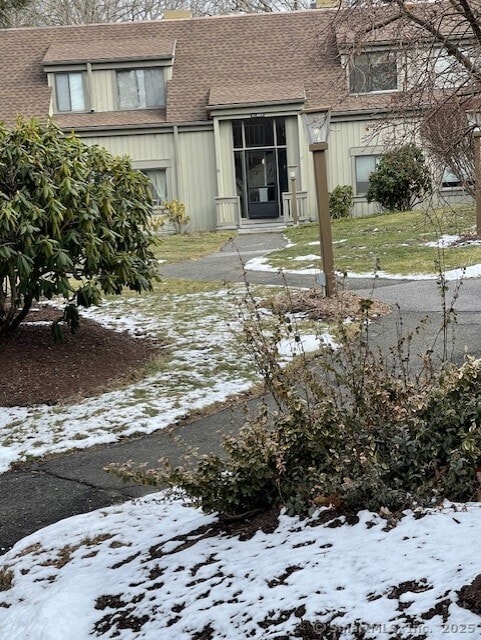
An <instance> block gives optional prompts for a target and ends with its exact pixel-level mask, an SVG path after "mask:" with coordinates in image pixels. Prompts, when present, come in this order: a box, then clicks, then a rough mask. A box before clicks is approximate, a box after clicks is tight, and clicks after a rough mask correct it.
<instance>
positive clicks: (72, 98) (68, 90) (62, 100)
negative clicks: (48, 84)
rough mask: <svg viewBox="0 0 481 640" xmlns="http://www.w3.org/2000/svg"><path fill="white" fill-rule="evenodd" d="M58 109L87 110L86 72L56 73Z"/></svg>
mask: <svg viewBox="0 0 481 640" xmlns="http://www.w3.org/2000/svg"><path fill="white" fill-rule="evenodd" d="M55 96H56V102H57V111H86V105H85V84H84V74H83V73H82V72H81V71H71V72H66V73H56V74H55Z"/></svg>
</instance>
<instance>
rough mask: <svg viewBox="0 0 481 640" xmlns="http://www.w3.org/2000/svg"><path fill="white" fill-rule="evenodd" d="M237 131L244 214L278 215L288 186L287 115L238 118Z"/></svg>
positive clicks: (236, 152)
mask: <svg viewBox="0 0 481 640" xmlns="http://www.w3.org/2000/svg"><path fill="white" fill-rule="evenodd" d="M233 134H234V157H235V171H236V183H237V194H238V195H239V197H240V201H241V208H242V217H243V218H250V219H252V220H259V219H265V218H278V217H279V216H280V215H281V211H282V192H283V191H287V189H288V187H287V161H286V140H285V120H284V118H250V119H248V120H237V121H235V122H233Z"/></svg>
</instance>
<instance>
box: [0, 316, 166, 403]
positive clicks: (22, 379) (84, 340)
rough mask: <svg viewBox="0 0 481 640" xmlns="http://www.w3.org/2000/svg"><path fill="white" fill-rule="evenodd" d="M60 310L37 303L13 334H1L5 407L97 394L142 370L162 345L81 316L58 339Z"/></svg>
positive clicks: (1, 395)
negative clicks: (75, 327) (55, 325)
mask: <svg viewBox="0 0 481 640" xmlns="http://www.w3.org/2000/svg"><path fill="white" fill-rule="evenodd" d="M59 315H61V312H59V311H58V310H56V309H53V308H52V307H48V306H47V307H46V306H42V305H37V306H35V307H34V308H33V309H32V310H31V311H30V313H29V315H28V316H27V318H26V321H25V322H24V323H23V324H22V325H20V328H19V330H18V331H17V332H16V333H14V334H13V335H8V336H4V337H2V338H0V356H1V357H0V381H1V382H0V406H3V407H18V406H32V405H35V404H57V403H58V402H61V401H65V400H67V399H69V398H78V397H83V396H89V395H97V394H98V393H99V392H101V391H103V390H105V389H108V388H109V387H110V386H112V385H113V384H114V383H115V384H119V383H121V382H122V381H123V380H125V381H127V380H129V379H132V377H135V375H138V374H139V372H140V371H141V370H142V368H143V367H144V366H145V365H146V364H147V363H148V362H149V360H151V359H152V358H153V357H154V356H155V355H156V353H157V351H158V349H159V347H158V346H157V345H154V344H153V343H152V342H151V341H150V340H148V339H145V338H133V337H131V336H129V335H127V334H126V333H118V332H116V331H111V330H109V329H105V328H104V327H102V326H101V325H99V324H98V323H96V322H93V321H91V320H86V319H85V318H82V319H81V321H80V330H79V331H78V333H77V334H75V335H72V334H71V333H70V332H69V330H68V329H67V328H64V329H63V339H62V340H60V341H58V342H54V340H53V337H52V333H51V328H50V324H51V321H52V320H55V319H57V318H58V317H59Z"/></svg>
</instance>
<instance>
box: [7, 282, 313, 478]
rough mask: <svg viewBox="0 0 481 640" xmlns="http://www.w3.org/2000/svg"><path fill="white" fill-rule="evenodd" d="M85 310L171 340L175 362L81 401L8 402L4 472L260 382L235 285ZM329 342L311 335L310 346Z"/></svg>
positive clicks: (158, 424) (155, 425)
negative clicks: (23, 404) (244, 335)
mask: <svg viewBox="0 0 481 640" xmlns="http://www.w3.org/2000/svg"><path fill="white" fill-rule="evenodd" d="M159 311H160V313H159ZM83 315H84V316H86V317H89V318H92V319H94V320H96V321H98V322H100V323H102V324H103V325H105V326H107V327H110V328H112V329H114V330H117V331H128V332H129V333H131V334H132V335H134V336H139V337H140V336H150V337H152V338H154V339H159V340H167V345H166V349H167V353H168V357H167V360H168V363H167V364H166V365H165V367H164V368H161V369H160V370H158V371H155V372H154V373H153V374H152V375H150V376H148V377H146V378H144V379H143V380H141V381H139V382H136V383H135V384H131V385H128V386H127V387H125V388H122V389H120V390H116V391H111V392H109V393H104V394H102V395H100V396H98V397H92V398H86V399H84V400H83V401H82V402H79V403H76V404H65V405H62V404H60V405H56V406H46V405H45V406H36V407H31V408H23V407H18V408H3V409H2V411H1V412H0V430H1V436H0V473H1V472H4V471H6V470H8V468H9V466H10V465H11V464H12V463H13V462H15V461H17V460H23V459H25V457H26V456H42V455H45V454H47V453H53V452H62V451H67V450H69V449H72V448H76V449H80V448H87V447H91V446H93V445H96V444H105V443H109V442H115V441H116V440H118V439H119V438H120V437H122V436H128V435H132V434H141V433H145V434H147V433H152V432H154V431H156V430H158V429H163V428H165V427H167V426H169V425H172V424H174V423H175V422H176V421H178V420H180V419H182V418H183V417H185V416H186V415H188V414H189V413H191V412H192V411H195V410H198V409H202V408H204V407H206V406H209V405H212V404H214V403H216V402H223V401H225V400H226V399H227V398H228V397H229V396H232V395H238V394H240V393H242V392H243V391H246V390H248V389H249V388H250V387H251V386H252V384H253V383H254V382H257V381H258V377H257V375H256V373H255V368H254V364H253V360H252V358H251V356H250V354H249V353H248V350H247V348H246V346H245V344H244V342H243V340H242V338H241V334H242V327H241V322H240V319H239V309H238V301H237V300H236V295H235V293H233V292H229V291H226V290H222V291H218V292H209V293H202V294H191V295H187V296H173V295H170V296H169V295H166V294H163V295H162V303H161V304H160V303H159V301H158V300H154V299H153V296H140V297H131V298H123V299H120V300H113V301H110V302H106V303H104V304H103V305H102V306H101V307H98V308H91V309H89V310H85V311H84V312H83ZM323 341H324V338H322V337H321V336H320V337H319V338H318V339H317V341H316V340H313V339H312V336H309V339H308V341H307V342H306V343H305V344H304V345H303V347H304V352H308V351H312V350H313V349H319V347H320V344H322V343H323ZM169 344H170V345H172V348H171V350H169Z"/></svg>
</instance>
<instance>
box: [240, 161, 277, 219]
mask: <svg viewBox="0 0 481 640" xmlns="http://www.w3.org/2000/svg"><path fill="white" fill-rule="evenodd" d="M246 164H247V167H246V175H247V193H248V214H249V218H252V219H256V218H277V217H278V216H279V197H278V186H277V183H278V180H277V162H276V150H275V149H266V150H261V149H259V150H256V151H250V150H249V151H246Z"/></svg>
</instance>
